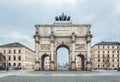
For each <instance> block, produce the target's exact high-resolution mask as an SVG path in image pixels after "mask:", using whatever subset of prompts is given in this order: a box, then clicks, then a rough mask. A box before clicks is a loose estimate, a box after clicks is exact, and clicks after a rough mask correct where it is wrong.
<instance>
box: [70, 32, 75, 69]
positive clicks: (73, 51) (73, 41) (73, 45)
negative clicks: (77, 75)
mask: <svg viewBox="0 0 120 82" xmlns="http://www.w3.org/2000/svg"><path fill="white" fill-rule="evenodd" d="M71 70H76V63H75V34H74V33H72V61H71Z"/></svg>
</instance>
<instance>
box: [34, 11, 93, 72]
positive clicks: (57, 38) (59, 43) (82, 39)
mask: <svg viewBox="0 0 120 82" xmlns="http://www.w3.org/2000/svg"><path fill="white" fill-rule="evenodd" d="M90 28H91V25H90V24H73V23H72V21H71V17H70V16H66V15H64V13H63V14H62V15H60V16H56V17H55V21H54V23H53V24H36V25H35V34H34V40H35V51H36V64H35V70H44V67H45V66H44V65H45V64H44V62H45V61H44V59H45V57H49V60H50V62H49V66H50V67H49V70H57V66H58V65H57V50H58V49H59V48H61V47H64V48H66V49H67V50H68V52H69V70H77V68H76V67H77V65H76V63H77V62H76V59H80V63H81V65H80V66H81V68H82V69H83V70H85V69H87V70H90V68H91V64H92V63H91V53H90V48H91V39H92V34H91V30H90ZM76 57H77V58H76ZM78 57H80V58H78Z"/></svg>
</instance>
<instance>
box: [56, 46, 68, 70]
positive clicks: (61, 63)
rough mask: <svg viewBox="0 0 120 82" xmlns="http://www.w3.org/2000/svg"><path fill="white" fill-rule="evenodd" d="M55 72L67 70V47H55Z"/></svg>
mask: <svg viewBox="0 0 120 82" xmlns="http://www.w3.org/2000/svg"><path fill="white" fill-rule="evenodd" d="M57 70H69V47H68V46H66V45H63V44H62V45H60V46H58V47H57Z"/></svg>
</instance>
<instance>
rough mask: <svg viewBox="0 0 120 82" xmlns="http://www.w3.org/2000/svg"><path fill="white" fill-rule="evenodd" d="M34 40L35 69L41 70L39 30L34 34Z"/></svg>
mask: <svg viewBox="0 0 120 82" xmlns="http://www.w3.org/2000/svg"><path fill="white" fill-rule="evenodd" d="M34 40H35V67H34V68H35V70H36V71H38V70H40V62H39V56H38V54H39V40H40V35H39V32H38V30H37V32H36V34H35V35H34Z"/></svg>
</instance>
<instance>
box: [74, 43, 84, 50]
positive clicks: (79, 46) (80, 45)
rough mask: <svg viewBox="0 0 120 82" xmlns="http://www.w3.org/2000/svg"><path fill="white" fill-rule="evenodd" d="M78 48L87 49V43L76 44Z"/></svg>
mask: <svg viewBox="0 0 120 82" xmlns="http://www.w3.org/2000/svg"><path fill="white" fill-rule="evenodd" d="M76 50H85V44H76Z"/></svg>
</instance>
